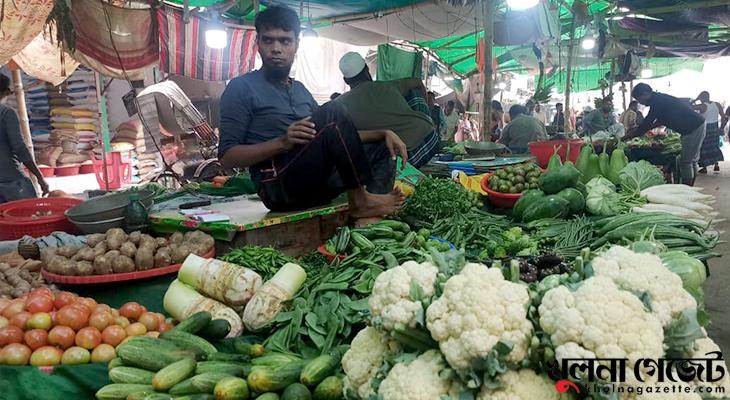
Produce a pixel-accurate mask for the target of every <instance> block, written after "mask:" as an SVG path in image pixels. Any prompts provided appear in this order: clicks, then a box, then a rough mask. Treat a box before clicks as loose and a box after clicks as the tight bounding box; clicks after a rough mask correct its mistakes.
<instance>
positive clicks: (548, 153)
mask: <svg viewBox="0 0 730 400" xmlns="http://www.w3.org/2000/svg"><path fill="white" fill-rule="evenodd" d="M568 145H570V155H568V154H567V152H568ZM528 146H529V148H530V154H532V155H534V156H535V158H537V164H538V165H539V166H540V168H547V165H548V163H549V162H550V157H552V155H553V153H554V152H555V149H556V148H558V146H562V147H560V150H558V155H559V156H560V160H561V161H563V162H565V160H566V159H569V160H570V161H572V162H574V163H575V162H576V161H578V157H579V156H580V149H581V147H583V140H581V139H576V140H548V141H544V142H532V143H529V144H528ZM566 156H567V157H568V158H566Z"/></svg>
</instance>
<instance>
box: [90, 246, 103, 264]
mask: <svg viewBox="0 0 730 400" xmlns="http://www.w3.org/2000/svg"><path fill="white" fill-rule="evenodd" d="M93 250H94V259H96V257H101V256H103V255H104V254H106V252H107V248H106V242H100V243H99V244H97V245H96V246H94V249H93ZM89 261H93V260H89Z"/></svg>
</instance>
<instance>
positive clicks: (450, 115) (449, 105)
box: [441, 100, 459, 142]
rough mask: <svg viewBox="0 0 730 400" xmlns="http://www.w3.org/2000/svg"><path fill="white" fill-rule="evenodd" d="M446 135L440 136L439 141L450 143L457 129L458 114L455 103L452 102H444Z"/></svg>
mask: <svg viewBox="0 0 730 400" xmlns="http://www.w3.org/2000/svg"><path fill="white" fill-rule="evenodd" d="M445 112H446V134H445V135H443V136H441V141H444V142H451V141H453V140H454V135H456V129H457V128H458V127H459V113H458V112H457V111H456V103H454V100H449V101H447V102H446V110H445Z"/></svg>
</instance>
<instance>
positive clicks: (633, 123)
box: [619, 100, 644, 131]
mask: <svg viewBox="0 0 730 400" xmlns="http://www.w3.org/2000/svg"><path fill="white" fill-rule="evenodd" d="M639 115H641V113H640V112H639V102H638V101H636V100H632V101H631V103H629V108H627V109H626V111H624V112H623V114H621V117H620V118H619V122H620V123H621V125H623V126H624V128H626V131H629V130H631V129H634V128H636V127H637V126H639V125H640V124H641V122H642V121H643V120H644V117H643V116H642V117H641V120H642V121H639V120H638V119H639Z"/></svg>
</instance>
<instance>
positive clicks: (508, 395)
mask: <svg viewBox="0 0 730 400" xmlns="http://www.w3.org/2000/svg"><path fill="white" fill-rule="evenodd" d="M499 380H500V381H501V382H502V385H503V387H501V388H499V389H489V388H487V387H486V386H485V387H483V388H482V390H481V391H480V392H479V394H478V395H477V400H527V399H536V400H537V399H539V400H567V399H573V398H574V397H573V395H572V394H570V393H558V392H557V391H556V390H555V382H553V381H552V380H550V378H548V377H547V376H546V375H538V374H537V373H535V371H533V370H531V369H521V370H518V371H514V370H509V371H507V372H505V373H503V374H502V375H499Z"/></svg>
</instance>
